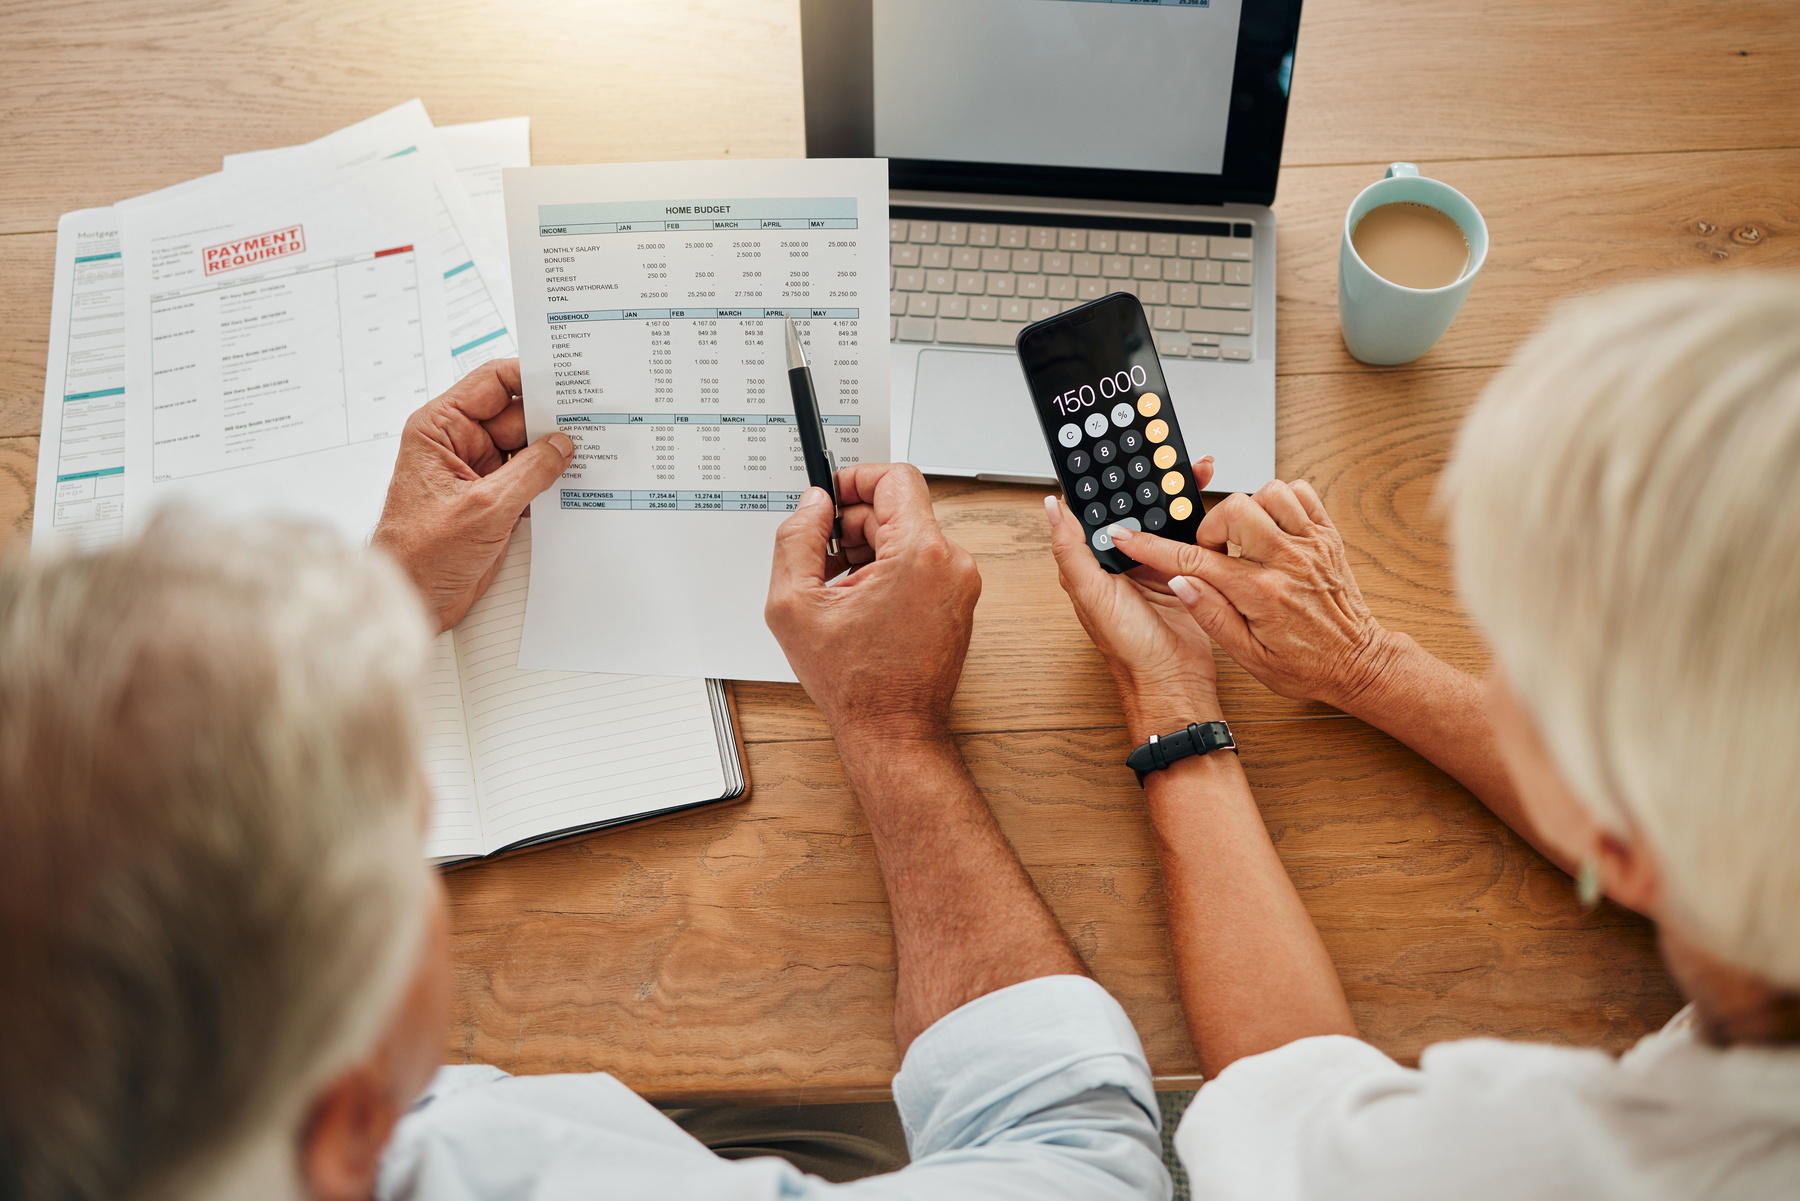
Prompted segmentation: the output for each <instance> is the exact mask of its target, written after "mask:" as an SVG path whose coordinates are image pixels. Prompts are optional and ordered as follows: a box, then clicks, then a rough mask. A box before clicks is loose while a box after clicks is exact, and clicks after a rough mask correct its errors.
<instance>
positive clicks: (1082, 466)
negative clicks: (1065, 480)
mask: <svg viewBox="0 0 1800 1201" xmlns="http://www.w3.org/2000/svg"><path fill="white" fill-rule="evenodd" d="M1063 462H1065V463H1067V464H1068V465H1069V470H1070V471H1073V472H1074V473H1075V474H1076V475H1080V474H1081V473H1082V472H1084V471H1086V470H1087V469H1088V462H1089V459H1088V452H1087V451H1085V450H1072V451H1070V452H1069V457H1068V458H1066V459H1064V460H1063Z"/></svg>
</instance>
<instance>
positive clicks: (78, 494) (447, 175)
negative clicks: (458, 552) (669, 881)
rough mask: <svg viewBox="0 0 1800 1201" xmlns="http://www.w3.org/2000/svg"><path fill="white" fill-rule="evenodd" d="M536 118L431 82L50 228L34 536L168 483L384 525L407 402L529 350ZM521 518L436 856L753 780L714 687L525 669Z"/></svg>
mask: <svg viewBox="0 0 1800 1201" xmlns="http://www.w3.org/2000/svg"><path fill="white" fill-rule="evenodd" d="M530 158H531V156H530V146H529V128H528V124H527V121H526V119H525V118H522V117H521V118H514V119H509V120H502V121H490V122H484V123H481V124H477V125H456V126H448V127H445V128H442V129H438V128H434V127H433V126H432V124H431V120H430V118H429V117H428V116H427V115H426V112H425V107H424V105H422V104H421V103H420V102H418V101H417V100H414V101H412V102H410V103H408V104H403V105H401V106H400V107H398V108H395V109H391V110H389V111H388V112H385V113H382V114H380V115H379V116H376V117H373V118H371V119H369V120H367V121H364V122H362V123H360V124H358V125H353V126H350V127H349V128H347V129H342V130H339V131H338V132H336V133H333V134H330V135H328V136H327V137H324V138H321V139H319V140H318V141H316V142H311V143H308V144H306V145H304V146H292V147H287V148H284V149H279V150H267V151H259V152H256V153H252V154H241V155H232V156H229V157H227V158H226V159H225V161H224V163H223V168H222V170H220V171H219V172H217V173H215V174H212V175H207V176H203V177H201V178H199V179H195V180H190V181H188V182H187V183H183V184H177V185H176V186H174V187H171V188H165V189H163V190H162V191H159V192H153V193H150V194H149V195H146V196H139V197H135V198H133V199H130V200H126V201H123V202H121V203H119V204H116V205H113V206H112V207H110V208H100V209H85V210H82V211H79V212H73V213H68V214H66V215H64V217H63V218H62V220H61V221H60V222H59V223H58V226H57V245H56V277H55V279H56V282H55V291H54V299H53V301H52V308H51V336H50V355H49V364H48V370H47V372H46V378H45V385H44V421H43V438H42V442H41V444H40V449H39V459H38V486H37V508H36V515H35V520H34V523H33V531H32V543H33V546H34V548H44V547H55V546H72V547H81V548H86V547H97V546H104V545H106V544H109V543H111V542H115V541H117V540H119V539H120V538H121V537H123V536H124V535H125V534H127V533H129V532H131V531H133V530H135V529H137V528H139V527H141V526H142V525H143V524H144V523H145V522H146V521H148V520H149V518H150V516H151V514H152V513H153V512H154V511H155V510H156V509H157V508H159V507H160V506H162V505H163V504H165V503H168V502H170V501H186V502H190V503H195V504H199V505H203V506H204V507H205V508H206V509H207V511H209V512H211V513H214V514H219V515H223V516H227V517H245V516H252V515H257V514H280V515H284V516H289V517H299V518H303V519H307V520H311V521H315V522H322V523H326V524H328V525H331V526H333V527H335V528H336V529H337V530H339V531H340V532H341V533H342V534H343V535H344V536H345V537H346V538H349V539H351V540H354V541H358V542H360V541H363V540H365V539H366V538H367V537H368V535H369V533H370V532H371V531H372V530H373V528H374V526H375V523H376V521H377V520H378V518H379V517H380V514H381V507H382V502H383V500H384V498H385V496H386V493H387V486H388V481H389V478H390V476H391V475H392V472H393V465H394V458H395V454H396V451H397V449H398V445H399V435H400V432H401V430H402V427H403V426H404V425H405V422H406V419H407V417H408V416H409V415H410V414H411V413H412V412H413V411H414V410H415V409H417V408H419V406H421V405H423V404H424V403H425V402H426V401H428V400H430V399H431V398H432V397H434V396H436V395H438V394H439V393H441V392H442V391H444V390H445V389H446V388H448V387H449V386H450V385H451V384H452V383H453V382H455V380H457V379H458V378H460V377H461V376H463V375H464V374H466V373H467V372H469V371H470V370H472V369H474V368H475V367H477V366H479V365H480V364H481V363H484V362H486V361H487V360H489V359H493V358H500V357H505V356H510V355H513V354H515V353H517V343H516V339H515V334H514V330H515V328H516V326H515V323H514V320H513V301H512V293H511V288H510V285H509V279H508V270H507V261H506V232H505V222H504V206H503V201H502V196H501V183H500V173H501V170H502V168H505V167H525V166H529V165H530ZM529 548H530V540H529V536H521V537H518V538H516V539H515V543H514V546H513V549H512V552H511V553H510V554H509V555H508V558H507V562H506V565H505V568H504V569H503V571H502V573H501V575H500V577H499V578H498V579H497V580H496V581H495V583H494V585H493V587H492V589H491V590H490V593H489V595H488V596H487V597H485V598H484V599H483V600H482V601H481V602H480V603H479V604H477V606H476V607H475V608H474V609H473V610H472V611H471V612H470V614H469V616H468V618H467V619H466V620H465V622H464V623H463V625H462V626H461V627H459V628H458V630H456V631H452V632H449V633H446V634H445V635H444V636H443V638H442V639H440V640H439V643H438V646H437V658H436V661H435V663H434V667H433V674H432V681H433V682H432V686H431V687H430V688H429V689H428V695H427V698H426V709H427V714H426V716H427V721H428V725H429V731H428V733H429V738H428V742H429V745H428V747H427V759H428V762H429V770H430V772H431V774H432V778H433V783H434V785H435V789H436V794H437V798H438V813H437V817H436V820H435V821H434V823H433V835H432V839H431V843H430V846H429V847H428V854H430V855H431V856H432V857H434V858H439V859H449V858H461V857H469V856H475V855H483V854H489V853H492V852H494V851H497V850H502V849H505V848H507V847H509V846H516V845H521V844H525V843H529V842H533V841H541V840H543V839H545V838H548V837H555V836H558V835H561V834H566V833H569V832H572V831H576V830H582V829H592V828H597V827H600V826H605V825H612V824H618V823H620V822H624V821H628V820H633V819H636V818H641V817H643V816H646V815H648V814H654V813H661V812H667V811H670V810H672V809H678V808H684V807H689V806H692V805H695V804H700V803H705V802H707V801H711V800H718V799H724V798H732V797H737V796H741V795H743V793H744V791H745V785H744V780H743V774H742V767H741V763H740V760H739V756H738V751H737V747H736V745H735V741H734V734H733V731H732V724H731V719H730V715H729V711H728V708H727V706H726V704H725V699H724V693H723V690H722V689H721V687H720V685H719V684H718V683H717V681H708V680H702V679H679V678H669V677H654V678H645V677H621V676H601V675H580V676H576V675H572V674H570V673H561V672H545V671H538V672H522V671H519V670H518V667H517V659H518V651H517V647H518V641H519V637H520V631H521V629H522V625H523V611H524V603H523V602H524V593H525V588H526V582H527V580H528V579H529V576H530V549H529Z"/></svg>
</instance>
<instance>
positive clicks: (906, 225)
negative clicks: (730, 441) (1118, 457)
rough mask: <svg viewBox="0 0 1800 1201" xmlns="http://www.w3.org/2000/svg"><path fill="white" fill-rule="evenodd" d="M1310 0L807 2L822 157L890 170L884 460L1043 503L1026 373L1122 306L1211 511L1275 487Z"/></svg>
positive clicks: (814, 126)
mask: <svg viewBox="0 0 1800 1201" xmlns="http://www.w3.org/2000/svg"><path fill="white" fill-rule="evenodd" d="M1299 22H1300V0H1277V2H1272V3H1259V2H1258V0H1110V2H1109V0H803V2H802V4H801V32H802V45H803V51H804V64H805V80H806V123H807V129H806V134H807V153H808V155H810V156H812V157H845V156H857V155H868V154H875V155H879V156H882V157H885V158H887V159H888V160H889V167H888V171H889V183H890V187H891V195H890V202H891V209H890V222H889V229H888V242H889V248H888V249H889V261H890V264H891V266H890V293H889V316H888V329H889V336H890V337H891V338H892V340H893V345H892V352H893V392H892V413H893V431H892V432H893V448H894V449H893V453H894V455H895V457H896V458H902V459H905V460H907V461H909V462H911V463H914V464H916V465H918V466H919V467H920V468H921V469H923V470H924V471H926V472H928V473H931V474H937V475H951V476H964V477H974V478H977V479H986V480H1003V481H1018V482H1028V483H1040V484H1045V485H1053V484H1054V483H1055V482H1056V477H1055V475H1054V472H1053V470H1052V468H1051V465H1050V457H1049V451H1048V449H1047V448H1046V447H1045V446H1044V441H1043V435H1042V433H1041V432H1040V431H1039V429H1038V422H1037V418H1036V416H1035V414H1034V413H1033V410H1032V408H1031V402H1030V397H1029V395H1028V393H1027V392H1026V389H1025V381H1024V377H1023V375H1022V374H1021V373H1020V370H1019V366H1018V360H1017V358H1016V356H1015V355H1014V353H1013V346H1014V340H1015V339H1016V338H1017V336H1018V333H1019V331H1020V330H1021V329H1023V328H1024V327H1025V326H1026V324H1028V323H1029V322H1032V321H1036V320H1041V319H1042V318H1044V317H1047V316H1050V315H1051V314H1053V313H1057V312H1060V311H1062V310H1063V309H1066V308H1070V307H1072V306H1074V305H1077V304H1080V303H1082V302H1083V301H1087V300H1093V299H1097V298H1098V297H1100V296H1104V295H1106V294H1108V293H1111V292H1120V291H1124V292H1131V293H1132V294H1134V295H1136V296H1137V297H1138V299H1139V300H1140V301H1142V303H1143V305H1144V310H1145V313H1146V315H1147V316H1148V317H1149V319H1150V324H1151V327H1152V329H1153V330H1154V331H1155V333H1156V342H1157V350H1158V352H1159V354H1160V356H1161V358H1162V364H1163V371H1164V374H1165V375H1166V376H1167V378H1168V381H1169V389H1170V392H1171V393H1172V394H1173V399H1174V402H1175V405H1176V407H1177V410H1178V411H1179V413H1180V417H1181V424H1182V428H1183V429H1184V430H1186V431H1188V439H1189V442H1190V443H1191V444H1192V445H1193V447H1194V449H1195V453H1203V452H1204V453H1210V454H1212V455H1214V456H1216V460H1217V474H1216V475H1215V477H1214V482H1213V484H1212V486H1211V490H1217V491H1254V490H1255V489H1257V488H1259V487H1261V486H1262V485H1263V484H1264V483H1266V482H1268V480H1270V479H1271V478H1273V476H1274V474H1275V214H1274V213H1273V212H1272V211H1270V209H1269V204H1270V203H1271V202H1272V201H1273V200H1274V198H1275V183H1276V177H1277V174H1278V172H1279V167H1280V161H1281V140H1282V134H1283V131H1284V129H1285V126H1286V121H1287V91H1288V81H1289V79H1290V77H1291V74H1292V70H1293V52H1294V40H1295V35H1296V33H1297V31H1298V28H1299Z"/></svg>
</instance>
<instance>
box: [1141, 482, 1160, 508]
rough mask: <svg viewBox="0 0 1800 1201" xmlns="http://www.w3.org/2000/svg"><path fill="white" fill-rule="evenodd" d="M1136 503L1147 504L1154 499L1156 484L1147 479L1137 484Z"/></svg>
mask: <svg viewBox="0 0 1800 1201" xmlns="http://www.w3.org/2000/svg"><path fill="white" fill-rule="evenodd" d="M1137 499H1138V504H1140V505H1147V504H1150V503H1151V502H1152V501H1154V500H1155V499H1156V485H1155V484H1152V483H1150V482H1149V481H1148V480H1146V481H1144V482H1143V483H1141V484H1139V485H1138V486H1137Z"/></svg>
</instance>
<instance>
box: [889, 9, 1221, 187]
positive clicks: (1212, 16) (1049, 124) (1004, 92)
mask: <svg viewBox="0 0 1800 1201" xmlns="http://www.w3.org/2000/svg"><path fill="white" fill-rule="evenodd" d="M872 8H873V12H872V16H873V34H874V37H873V51H874V54H873V63H872V67H873V72H872V73H873V76H874V102H875V104H874V108H875V112H874V117H875V121H874V124H875V129H874V134H875V147H874V149H875V153H876V154H877V155H879V156H881V157H884V158H891V159H929V160H938V161H955V162H965V163H1006V164H1030V165H1041V166H1049V167H1065V168H1088V169H1096V168H1097V169H1102V170H1123V171H1158V172H1181V173H1186V174H1199V175H1218V174H1221V173H1222V170H1223V167H1224V162H1225V135H1226V128H1227V125H1228V123H1229V117H1230V112H1231V96H1232V73H1233V69H1234V65H1235V63H1236V59H1237V42H1238V17H1239V11H1240V0H1123V2H1121V0H874V2H873V6H872Z"/></svg>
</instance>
